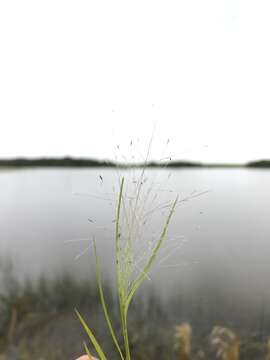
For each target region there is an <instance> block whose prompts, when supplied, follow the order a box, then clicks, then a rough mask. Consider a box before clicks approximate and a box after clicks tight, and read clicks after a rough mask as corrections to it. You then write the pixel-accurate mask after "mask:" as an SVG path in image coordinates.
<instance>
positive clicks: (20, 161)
mask: <svg viewBox="0 0 270 360" xmlns="http://www.w3.org/2000/svg"><path fill="white" fill-rule="evenodd" d="M142 166H146V167H158V168H162V167H170V168H172V167H173V168H181V167H182V168H186V167H188V168H191V167H200V168H239V167H257V168H270V160H259V161H252V162H249V163H247V164H204V163H199V162H191V161H172V160H169V161H167V162H155V161H151V162H148V163H133V164H132V163H115V162H113V161H105V160H97V159H86V158H71V157H64V158H38V159H27V158H17V159H2V160H0V167H15V168H17V167H123V168H127V167H142Z"/></svg>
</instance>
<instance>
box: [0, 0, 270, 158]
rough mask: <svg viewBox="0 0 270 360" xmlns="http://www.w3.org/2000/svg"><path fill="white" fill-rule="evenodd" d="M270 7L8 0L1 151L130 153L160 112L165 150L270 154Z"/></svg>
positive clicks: (0, 46)
mask: <svg viewBox="0 0 270 360" xmlns="http://www.w3.org/2000/svg"><path fill="white" fill-rule="evenodd" d="M269 18H270V2H269V0H257V1H254V0H253V1H250V0H204V1H202V0H177V1H173V0H162V1H159V0H136V1H129V0H123V1H120V0H95V1H93V0H87V1H84V0H76V1H75V0H72V1H69V0H46V1H40V0H33V1H29V0H24V1H22V0H18V1H14V0H3V1H0V52H1V54H0V55H1V56H0V125H1V126H0V157H1V158H2V157H14V156H31V157H32V156H63V155H71V156H86V157H98V158H114V156H115V154H116V152H117V150H116V147H117V145H120V149H121V153H122V156H124V157H127V158H129V155H130V152H129V148H128V146H129V144H130V141H131V140H133V144H135V143H136V148H135V147H134V153H136V151H135V150H136V149H139V150H138V154H139V153H145V151H146V150H145V147H146V144H147V142H148V141H149V139H150V137H151V133H152V131H153V128H154V124H155V123H156V131H155V135H154V144H153V148H152V158H155V159H158V158H159V157H162V156H165V155H166V156H167V155H168V156H171V157H172V158H173V159H176V158H177V159H190V160H200V161H207V162H224V161H226V162H243V161H247V160H250V159H257V158H270V139H269V138H270V132H269V128H270V125H269V123H270V46H269V36H270V21H269ZM167 139H170V142H169V144H168V148H167V149H166V150H165V151H163V150H162V149H163V148H164V145H165V144H166V142H167ZM138 141H139V144H138ZM165 153H166V154H165ZM138 154H137V155H138ZM137 155H136V154H135V156H137Z"/></svg>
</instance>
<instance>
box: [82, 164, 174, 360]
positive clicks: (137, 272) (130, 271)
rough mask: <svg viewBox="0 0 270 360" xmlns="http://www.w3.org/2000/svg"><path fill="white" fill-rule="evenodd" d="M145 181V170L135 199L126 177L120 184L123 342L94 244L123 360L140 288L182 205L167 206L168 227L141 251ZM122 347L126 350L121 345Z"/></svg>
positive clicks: (118, 267)
mask: <svg viewBox="0 0 270 360" xmlns="http://www.w3.org/2000/svg"><path fill="white" fill-rule="evenodd" d="M145 182H146V178H145V177H144V170H143V171H142V174H141V176H140V177H139V179H138V182H137V188H136V192H135V194H134V196H131V197H130V196H128V195H127V191H126V192H125V190H126V189H125V181H124V178H122V179H121V181H120V191H119V196H118V202H117V208H116V220H115V270H116V287H117V295H118V302H119V313H120V321H121V330H122V332H121V334H122V341H121V342H119V340H118V339H117V336H116V333H115V330H114V327H113V324H112V321H111V319H110V315H109V311H108V307H107V304H106V301H105V298H104V293H103V286H102V280H101V272H100V263H99V257H98V254H97V248H96V242H95V240H94V241H93V248H94V255H95V267H96V277H97V284H98V289H99V295H100V302H101V304H102V308H103V312H104V316H105V319H106V322H107V326H108V329H109V331H110V334H111V337H112V340H113V342H114V344H115V347H116V349H117V351H118V353H119V357H120V359H121V360H130V359H131V354H130V347H129V336H128V310H129V306H130V304H131V302H132V299H133V298H134V296H135V294H136V292H137V290H138V289H139V287H140V286H141V285H142V283H143V282H144V280H145V279H146V278H147V277H149V272H150V269H151V267H152V265H153V263H154V261H155V259H156V258H157V256H158V253H159V251H160V249H161V246H162V244H163V242H164V240H165V238H166V235H167V231H168V227H169V224H170V221H171V218H172V215H173V213H174V211H175V209H176V205H177V202H178V197H177V198H176V199H175V200H174V201H173V202H172V203H171V204H170V205H168V204H167V207H168V209H169V212H168V215H167V216H166V217H165V221H164V225H163V227H162V229H161V233H160V235H159V237H158V238H157V239H156V241H154V242H151V244H149V246H148V247H147V249H146V250H143V251H141V249H140V245H139V246H138V244H136V241H137V240H138V238H139V237H140V236H141V233H140V231H141V228H142V226H143V225H145V223H146V219H145V218H144V212H145V202H144V203H143V206H142V207H140V206H139V203H140V196H141V193H142V187H143V185H144V183H145ZM145 196H146V197H147V199H150V193H149V192H147V193H146V195H145ZM155 198H156V197H155ZM144 200H146V199H144ZM169 206H170V207H169ZM135 240H136V241H135ZM136 246H137V247H139V250H140V251H139V252H138V251H137V249H136ZM139 255H140V256H139ZM138 258H140V263H139V262H138ZM76 314H77V316H78V318H79V320H80V322H81V324H82V326H83V327H84V329H85V331H86V333H87V335H88V337H89V339H90V341H91V343H92V345H93V347H94V348H95V350H96V352H97V354H98V356H99V358H100V360H108V358H107V356H106V355H105V353H104V351H103V349H102V346H101V345H100V344H99V342H98V340H97V339H96V337H95V335H94V333H93V331H92V330H91V329H90V328H89V327H88V325H87V324H86V322H85V320H84V318H83V317H82V316H81V314H80V313H79V311H78V310H76ZM122 344H123V347H122V346H121V345H122ZM84 347H85V351H86V353H87V354H88V356H89V358H91V354H90V351H89V349H88V348H87V345H86V344H84Z"/></svg>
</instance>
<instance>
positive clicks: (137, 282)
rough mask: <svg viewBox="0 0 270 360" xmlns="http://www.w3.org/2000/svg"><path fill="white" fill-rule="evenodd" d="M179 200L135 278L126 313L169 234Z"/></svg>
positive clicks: (172, 208) (173, 206)
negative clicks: (142, 267) (146, 260)
mask: <svg viewBox="0 0 270 360" xmlns="http://www.w3.org/2000/svg"><path fill="white" fill-rule="evenodd" d="M177 202H178V197H177V198H176V199H175V201H174V203H173V205H172V207H171V210H170V213H169V215H168V217H167V219H166V222H165V224H164V226H163V230H162V232H161V235H160V238H159V240H158V242H157V244H156V246H155V248H154V249H153V252H152V255H151V256H150V258H149V260H148V262H147V263H146V265H145V267H144V269H143V271H142V273H141V275H140V276H139V277H138V278H137V279H136V280H135V282H134V284H133V286H132V288H131V290H130V292H129V294H128V297H127V301H126V306H125V313H127V310H128V307H129V305H130V303H131V300H132V298H133V296H134V295H135V293H136V291H137V290H138V288H139V287H140V285H141V284H142V283H143V281H144V280H145V278H146V276H147V274H148V272H149V270H150V268H151V265H152V264H153V262H154V260H155V258H156V257H157V254H158V251H159V249H160V247H161V245H162V242H163V240H164V239H165V237H166V234H167V230H168V227H169V224H170V221H171V218H172V215H173V213H174V210H175V207H176V204H177Z"/></svg>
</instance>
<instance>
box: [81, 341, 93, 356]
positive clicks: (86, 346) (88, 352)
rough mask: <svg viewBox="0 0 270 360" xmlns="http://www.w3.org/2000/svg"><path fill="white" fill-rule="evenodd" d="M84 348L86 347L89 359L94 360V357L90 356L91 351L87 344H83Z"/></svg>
mask: <svg viewBox="0 0 270 360" xmlns="http://www.w3.org/2000/svg"><path fill="white" fill-rule="evenodd" d="M83 347H84V350H85V352H86V354H87V355H88V357H89V360H93V356H92V355H91V354H90V351H89V349H88V347H87V345H86V343H85V342H84V343H83Z"/></svg>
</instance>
